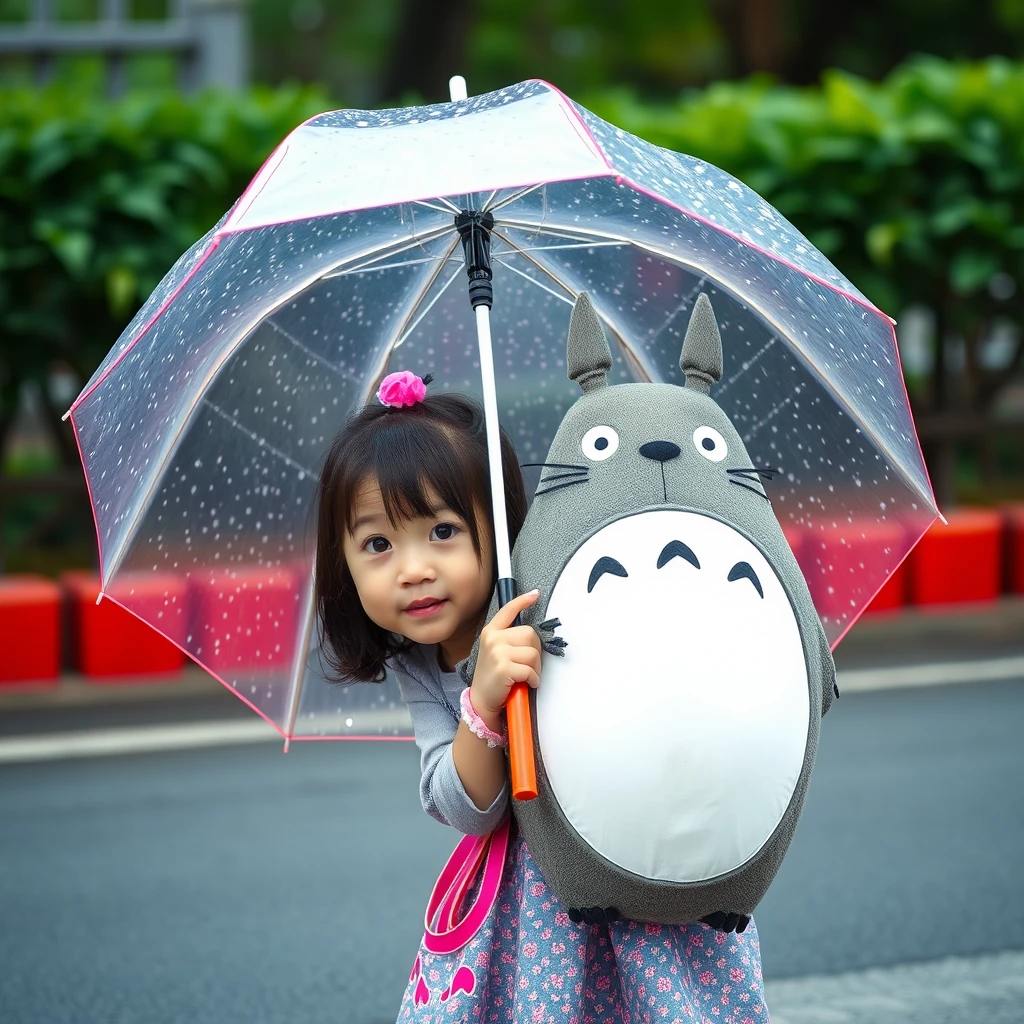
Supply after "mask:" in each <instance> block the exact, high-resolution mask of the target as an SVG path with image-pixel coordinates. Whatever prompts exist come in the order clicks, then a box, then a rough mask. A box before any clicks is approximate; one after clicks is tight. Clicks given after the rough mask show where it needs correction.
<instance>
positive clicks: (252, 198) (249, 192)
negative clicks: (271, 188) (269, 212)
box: [217, 114, 320, 237]
mask: <svg viewBox="0 0 1024 1024" xmlns="http://www.w3.org/2000/svg"><path fill="white" fill-rule="evenodd" d="M317 116H318V117H319V116H320V115H319V114H318V115H317ZM301 127H302V125H299V128H301ZM299 128H295V129H293V130H292V131H291V132H290V133H289V135H288V138H291V136H292V135H294V134H295V132H297V131H298V130H299ZM287 152H288V139H285V140H284V142H282V143H281V145H280V146H278V147H277V148H276V149H275V150H274V151H273V152H272V153H271V154H270V156H268V157H267V159H266V160H264V161H263V165H262V166H261V167H260V169H259V170H258V171H257V172H256V176H255V177H254V178H253V179H252V181H250V182H249V186H248V188H246V190H245V191H244V192H243V193H242V194H241V196H239V198H238V202H237V203H235V205H234V206H233V207H232V208H231V212H230V213H229V214H228V217H227V220H225V221H224V226H223V227H222V228H221V229H220V231H218V232H217V236H218V237H220V236H221V235H226V234H228V233H229V232H230V231H231V230H232V228H231V224H232V223H233V222H234V221H236V220H238V219H240V218H241V217H242V215H243V214H244V213H245V212H246V211H247V210H248V209H249V207H250V206H252V204H253V203H254V202H256V199H257V197H258V196H259V195H260V193H261V192H262V191H263V190H264V189H265V188H266V187H267V186H268V185H269V184H270V179H271V178H272V177H273V176H274V171H276V170H277V169H278V167H280V166H281V161H282V160H283V159H284V158H285V155H286V154H287ZM275 157H276V159H275ZM271 164H273V165H274V166H273V167H271V166H270V165H271ZM268 168H269V169H268ZM264 171H266V174H267V177H266V179H265V180H264V181H260V178H261V177H262V176H263V172H264ZM258 181H260V186H259V188H256V187H255V185H256V182H258ZM246 200H248V202H246ZM278 223H280V222H278ZM243 230H244V229H243Z"/></svg>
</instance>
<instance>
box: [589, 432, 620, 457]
mask: <svg viewBox="0 0 1024 1024" xmlns="http://www.w3.org/2000/svg"><path fill="white" fill-rule="evenodd" d="M618 447H619V435H618V434H617V433H616V432H615V431H614V430H613V429H612V428H611V427H603V426H602V427H591V428H590V429H589V430H588V431H587V432H586V433H585V434H584V435H583V440H582V441H581V442H580V448H581V449H582V450H583V454H584V455H586V457H587V458H588V459H590V461H591V462H604V460H605V459H610V458H611V457H612V456H613V455H614V454H615V452H616V450H617V449H618Z"/></svg>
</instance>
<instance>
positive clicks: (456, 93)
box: [448, 75, 469, 103]
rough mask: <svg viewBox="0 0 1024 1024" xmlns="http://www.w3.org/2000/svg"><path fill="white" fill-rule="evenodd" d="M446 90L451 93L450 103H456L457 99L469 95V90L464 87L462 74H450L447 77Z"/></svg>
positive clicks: (464, 82)
mask: <svg viewBox="0 0 1024 1024" xmlns="http://www.w3.org/2000/svg"><path fill="white" fill-rule="evenodd" d="M448 92H449V94H450V95H451V98H452V103H457V102H458V101H459V100H464V99H466V97H467V96H469V92H468V91H467V89H466V80H465V79H464V78H463V77H462V75H452V77H451V78H449V79H448Z"/></svg>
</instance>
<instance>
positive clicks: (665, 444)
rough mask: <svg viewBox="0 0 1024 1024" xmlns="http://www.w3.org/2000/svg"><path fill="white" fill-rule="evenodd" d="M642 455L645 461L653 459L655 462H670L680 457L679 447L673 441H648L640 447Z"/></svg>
mask: <svg viewBox="0 0 1024 1024" xmlns="http://www.w3.org/2000/svg"><path fill="white" fill-rule="evenodd" d="M640 454H641V455H642V456H643V457H644V458H645V459H653V460H654V461H655V462H668V460H669V459H674V458H676V457H677V456H678V455H679V445H677V444H673V443H672V442H671V441H648V442H647V444H642V445H640Z"/></svg>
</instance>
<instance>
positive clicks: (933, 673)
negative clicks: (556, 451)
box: [0, 657, 1024, 764]
mask: <svg viewBox="0 0 1024 1024" xmlns="http://www.w3.org/2000/svg"><path fill="white" fill-rule="evenodd" d="M1006 679H1024V657H1013V658H992V659H989V660H987V661H963V662H949V663H937V664H931V665H909V666H901V667H898V668H871V669H851V670H849V671H843V672H839V673H838V682H839V690H840V692H841V693H844V694H847V693H860V692H866V691H870V690H890V689H899V688H902V687H914V686H935V685H946V684H951V683H981V682H994V681H998V680H1006ZM385 717H386V718H387V721H384V718H385ZM370 718H372V719H373V721H372V723H369V719H370ZM378 719H379V721H378ZM361 721H366V722H367V724H368V725H369V726H370V727H372V728H378V727H379V728H380V729H381V731H382V733H384V734H388V733H390V734H391V735H394V733H395V732H396V731H398V732H408V730H409V725H410V721H409V713H408V711H407V710H406V709H405V708H404V707H403V708H395V709H393V710H386V711H380V712H362V713H361ZM337 727H338V728H339V731H340V724H338V725H337ZM264 742H273V743H281V744H283V743H284V741H283V739H282V738H281V735H280V734H279V733H278V732H277V731H276V730H275V729H273V728H272V727H271V726H270V725H268V724H267V723H266V722H264V721H263V720H262V719H260V718H257V717H255V716H254V717H253V718H251V719H244V720H242V719H226V720H220V721H212V722H186V723H182V724H180V725H137V726H125V727H122V728H114V729H80V730H72V731H69V732H60V733H43V734H38V735H34V736H13V737H8V738H6V739H0V764H15V763H19V762H21V763H24V762H31V761H57V760H63V759H66V758H72V757H106V756H108V755H113V754H138V753H147V752H153V753H155V752H158V751H162V750H188V749H192V748H197V747H219V746H230V745H235V744H243V743H264Z"/></svg>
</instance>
